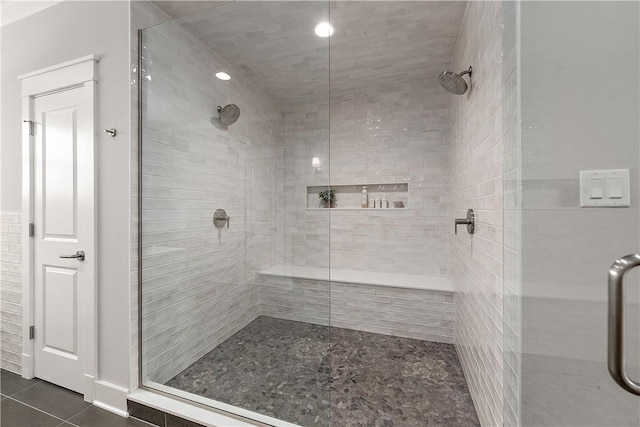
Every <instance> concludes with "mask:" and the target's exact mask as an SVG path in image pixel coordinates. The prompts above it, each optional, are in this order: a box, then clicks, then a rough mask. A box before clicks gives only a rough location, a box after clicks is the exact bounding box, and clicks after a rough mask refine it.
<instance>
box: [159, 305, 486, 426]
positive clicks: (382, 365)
mask: <svg viewBox="0 0 640 427" xmlns="http://www.w3.org/2000/svg"><path fill="white" fill-rule="evenodd" d="M167 385H168V386H171V387H175V388H178V389H180V390H184V391H187V392H190V393H195V394H198V395H202V396H205V397H208V398H211V399H215V400H219V401H222V402H225V403H229V404H232V405H235V406H239V407H243V408H246V409H250V410H252V411H256V412H260V413H263V414H266V415H270V416H273V417H275V418H279V419H283V420H286V421H289V422H293V423H296V424H299V425H303V426H309V427H311V426H322V427H326V426H329V425H331V426H332V427H337V426H340V427H342V426H395V427H409V426H420V427H424V426H451V427H454V426H455V427H476V426H479V425H480V423H479V421H478V418H477V416H476V411H475V409H474V407H473V403H472V401H471V396H470V395H469V390H468V388H467V384H466V382H465V379H464V376H463V373H462V368H461V366H460V362H459V360H458V357H457V354H456V351H455V348H454V346H453V345H450V344H442V343H434V342H428V341H420V340H412V339H407V338H398V337H390V336H386V335H379V334H372V333H368V332H360V331H354V330H350V329H340V328H329V327H326V326H319V325H312V324H308V323H300V322H292V321H288V320H280V319H273V318H269V317H259V318H258V319H256V320H255V321H254V322H252V323H251V324H249V325H248V326H247V327H245V328H244V329H243V330H241V331H240V332H238V333H237V334H235V335H233V336H232V337H231V338H229V339H228V340H227V341H225V342H224V343H222V344H221V345H219V346H218V347H216V348H215V349H214V350H213V351H211V352H210V353H208V354H206V355H205V356H204V357H202V358H201V359H200V360H198V361H197V362H196V363H194V364H193V365H191V366H190V367H189V368H187V369H186V370H184V371H183V372H181V373H180V374H178V375H177V376H176V377H175V378H173V379H171V380H170V381H169V382H167Z"/></svg>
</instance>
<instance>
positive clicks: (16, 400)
mask: <svg viewBox="0 0 640 427" xmlns="http://www.w3.org/2000/svg"><path fill="white" fill-rule="evenodd" d="M25 390H26V389H25ZM6 398H7V399H11V400H13V401H14V402H18V403H19V404H21V405H24V406H27V407H29V408H31V409H35V410H36V411H38V412H42V413H43V414H46V415H49V416H50V417H53V418H55V419H57V420H60V421H62V423H60V424H64V423H66V422H68V421H67V420H64V419H62V418H60V417H58V416H55V415H53V414H50V413H48V412H46V411H43V410H42V409H38V408H36V407H35V406H31V405H29V404H27V403H24V402H21V401H19V400H18V399H14V398H13V397H12V396H7V397H6ZM80 412H82V411H80ZM76 415H77V414H76ZM60 424H58V425H60ZM70 424H71V425H74V426H75V424H72V423H70ZM76 427H77V426H76Z"/></svg>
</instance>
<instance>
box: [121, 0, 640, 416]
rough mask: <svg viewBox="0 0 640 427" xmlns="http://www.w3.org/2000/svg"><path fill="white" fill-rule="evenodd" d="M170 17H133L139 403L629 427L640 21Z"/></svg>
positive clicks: (633, 8)
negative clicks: (143, 397) (625, 259)
mask: <svg viewBox="0 0 640 427" xmlns="http://www.w3.org/2000/svg"><path fill="white" fill-rule="evenodd" d="M178 3H179V2H145V3H142V2H141V3H140V4H136V5H135V8H134V13H135V11H136V10H137V13H140V14H141V16H142V15H144V16H146V17H149V16H154V17H155V18H156V19H157V20H158V22H159V21H162V22H160V23H157V24H155V25H149V26H146V27H145V28H143V29H142V30H140V31H139V43H138V48H137V51H138V55H139V56H138V57H137V58H136V61H137V62H136V63H134V64H133V65H134V69H135V70H134V71H135V79H137V82H138V86H137V88H138V95H139V106H140V110H139V116H138V119H139V126H140V128H139V141H138V143H139V147H138V153H139V159H138V160H139V163H138V165H139V171H138V172H139V176H138V178H139V187H138V188H137V191H139V196H140V198H139V203H140V204H139V208H140V209H139V211H138V212H137V213H138V214H139V224H138V225H139V236H138V237H139V240H138V243H137V251H138V254H139V259H138V266H137V273H138V274H139V278H140V282H139V294H138V303H139V329H138V336H137V337H138V338H139V345H140V364H139V376H140V382H141V386H142V387H144V388H148V389H152V390H155V391H160V392H164V393H167V394H170V395H172V396H176V397H178V398H181V399H184V400H187V401H189V402H195V403H197V404H199V405H203V406H205V407H207V408H211V409H212V410H214V411H218V412H223V413H225V414H229V415H230V416H232V417H236V418H237V417H239V418H242V419H245V420H251V422H252V423H257V424H256V425H275V426H296V425H297V426H356V425H360V426H396V427H405V426H426V425H442V426H445V425H446V426H456V427H464V426H479V425H483V426H497V425H505V426H520V425H523V426H543V425H544V426H561V425H562V426H570V425H572V426H577V425H581V426H587V425H590V426H606V425H625V426H626V425H638V424H639V422H640V405H639V404H638V400H637V396H634V395H632V394H631V393H628V392H626V391H624V390H623V389H622V388H620V387H619V386H618V385H617V384H616V383H615V382H614V381H613V380H612V379H611V378H610V376H609V374H608V372H607V351H608V347H607V320H608V318H607V298H608V295H607V274H608V269H609V267H610V265H611V264H612V263H613V262H614V261H615V260H616V259H617V258H620V257H622V256H624V255H627V254H631V253H635V252H637V251H638V247H639V246H640V245H639V240H640V235H639V232H640V230H639V228H638V227H639V224H640V218H639V216H638V200H639V199H640V197H639V196H638V194H639V193H638V180H639V179H640V178H639V177H638V162H640V151H639V148H638V147H639V134H640V131H639V128H638V117H639V115H640V103H639V94H638V91H639V88H640V86H639V85H638V77H637V76H638V75H639V73H638V71H639V65H638V63H639V58H640V55H639V53H638V48H639V45H638V38H639V37H638V36H639V34H638V27H639V24H638V20H639V13H640V12H639V10H638V4H637V3H635V2H619V3H618V2H537V1H536V2H499V1H486V2H468V3H467V2H464V1H444V2H439V1H230V2H204V1H203V2H187V3H188V5H186V6H184V5H183V6H180V5H179V4H178ZM145 8H146V9H145ZM134 18H135V16H134ZM626 281H627V283H628V292H627V294H626V298H627V303H626V308H627V310H626V315H625V317H624V319H623V321H624V322H626V323H624V324H625V325H626V328H627V329H626V334H625V335H624V348H625V351H626V354H627V360H626V367H625V369H626V370H627V371H626V372H628V374H629V375H630V377H631V378H640V369H639V367H640V356H638V355H639V354H640V350H639V348H640V345H639V343H638V341H639V340H638V336H639V335H638V331H639V329H640V323H638V322H639V320H638V319H640V316H638V307H639V303H640V300H639V298H640V292H638V289H637V286H632V285H631V283H634V284H637V281H638V278H637V276H636V277H634V276H633V273H630V274H629V275H628V276H627V277H626ZM614 317H615V316H614ZM619 344H620V343H616V342H614V343H613V344H611V345H612V346H613V348H614V349H615V348H620V347H619ZM616 346H618V347H616ZM260 423H262V424H260Z"/></svg>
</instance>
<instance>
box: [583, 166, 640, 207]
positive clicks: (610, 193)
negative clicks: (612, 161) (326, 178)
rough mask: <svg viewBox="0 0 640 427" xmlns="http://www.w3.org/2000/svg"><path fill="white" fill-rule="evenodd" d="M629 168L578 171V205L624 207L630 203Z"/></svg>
mask: <svg viewBox="0 0 640 427" xmlns="http://www.w3.org/2000/svg"><path fill="white" fill-rule="evenodd" d="M630 194H631V189H630V187H629V169H604V170H590V171H580V207H582V208H625V207H629V206H630V204H631V199H630Z"/></svg>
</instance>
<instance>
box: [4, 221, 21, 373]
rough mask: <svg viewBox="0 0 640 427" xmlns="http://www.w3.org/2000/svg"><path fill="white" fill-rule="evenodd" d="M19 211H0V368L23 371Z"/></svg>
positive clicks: (17, 371)
mask: <svg viewBox="0 0 640 427" xmlns="http://www.w3.org/2000/svg"><path fill="white" fill-rule="evenodd" d="M21 233H22V229H21V225H20V213H13V212H2V213H0V319H1V320H0V368H2V369H6V370H9V371H12V372H16V373H18V374H21V373H22V240H21V239H22V235H21Z"/></svg>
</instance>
